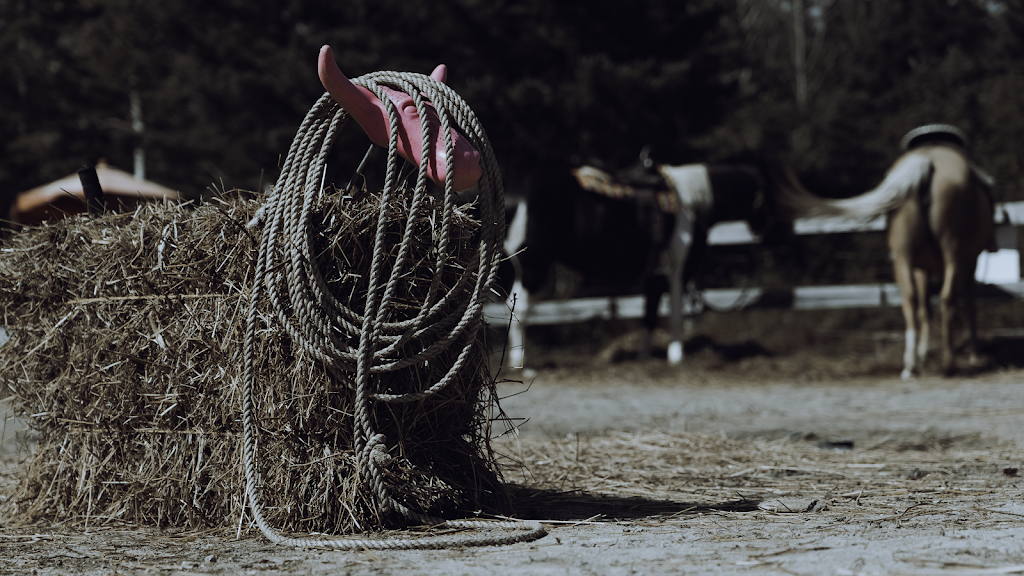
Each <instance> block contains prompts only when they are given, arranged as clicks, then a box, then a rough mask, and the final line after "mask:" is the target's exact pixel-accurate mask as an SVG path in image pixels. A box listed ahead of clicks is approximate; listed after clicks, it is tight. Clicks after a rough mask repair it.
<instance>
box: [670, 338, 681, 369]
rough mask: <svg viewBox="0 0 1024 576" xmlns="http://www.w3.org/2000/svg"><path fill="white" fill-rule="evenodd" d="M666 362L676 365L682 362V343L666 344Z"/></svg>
mask: <svg viewBox="0 0 1024 576" xmlns="http://www.w3.org/2000/svg"><path fill="white" fill-rule="evenodd" d="M668 363H669V364H671V365H673V366H678V365H680V364H682V363H683V343H682V342H671V343H669V345H668Z"/></svg>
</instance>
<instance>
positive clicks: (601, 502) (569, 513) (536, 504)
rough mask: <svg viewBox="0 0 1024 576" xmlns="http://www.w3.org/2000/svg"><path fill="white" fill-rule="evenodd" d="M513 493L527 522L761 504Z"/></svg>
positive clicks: (727, 509)
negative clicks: (712, 503)
mask: <svg viewBox="0 0 1024 576" xmlns="http://www.w3.org/2000/svg"><path fill="white" fill-rule="evenodd" d="M510 490H511V492H512V501H513V505H514V507H515V510H516V514H517V515H518V516H519V518H522V519H524V520H557V521H573V520H579V521H583V520H587V519H593V518H595V517H600V518H601V519H602V520H605V521H607V520H636V519H639V518H650V517H665V516H676V515H681V514H686V515H695V514H700V513H711V512H750V511H753V510H757V504H758V502H757V501H754V500H736V501H734V502H726V503H723V504H715V505H708V504H707V503H694V502H672V501H667V500H649V499H647V498H640V497H622V496H609V495H604V494H588V493H586V492H582V491H578V490H571V491H558V490H539V489H535V488H526V487H522V486H511V487H510Z"/></svg>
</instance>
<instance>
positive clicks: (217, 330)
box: [0, 194, 508, 533]
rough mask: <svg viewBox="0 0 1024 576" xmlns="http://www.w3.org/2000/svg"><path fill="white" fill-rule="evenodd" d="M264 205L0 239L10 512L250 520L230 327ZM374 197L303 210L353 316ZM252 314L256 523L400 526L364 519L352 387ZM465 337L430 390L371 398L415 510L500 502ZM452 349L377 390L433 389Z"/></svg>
mask: <svg viewBox="0 0 1024 576" xmlns="http://www.w3.org/2000/svg"><path fill="white" fill-rule="evenodd" d="M432 201H434V202H436V203H439V199H438V198H434V199H433V200H432ZM395 202H396V203H406V202H408V195H402V194H399V195H398V197H397V198H396V200H395ZM258 207H259V203H258V202H257V201H255V200H252V199H247V198H245V197H243V196H241V195H238V196H237V197H230V198H224V199H215V200H213V201H211V202H208V203H206V204H204V205H202V206H199V207H198V208H195V209H193V208H192V207H189V206H176V205H146V206H143V207H140V209H139V210H138V211H136V212H135V213H134V214H125V215H115V214H108V215H104V216H102V217H100V218H97V219H89V218H88V217H85V216H81V217H71V218H67V219H65V220H63V221H61V222H58V223H56V224H50V225H46V226H43V227H40V228H38V229H31V230H26V231H23V232H20V233H17V234H14V235H13V236H12V237H11V238H10V239H9V240H8V241H6V242H5V243H4V244H3V247H2V252H0V312H2V314H3V322H4V326H6V327H7V329H8V331H9V332H10V335H11V340H10V341H9V342H8V343H7V344H6V345H4V346H3V347H2V348H0V382H2V386H3V390H4V394H9V395H11V398H9V400H10V401H12V403H13V405H14V406H15V409H16V413H17V414H18V415H20V416H22V417H28V418H30V419H31V425H32V427H33V428H35V429H36V430H37V431H38V433H39V434H40V442H39V446H38V449H37V451H36V453H35V456H34V457H33V459H32V461H31V463H30V465H29V466H28V468H27V472H26V475H25V476H24V477H23V478H22V479H21V481H20V488H19V490H18V494H17V498H16V513H17V517H18V518H19V519H20V520H21V521H23V522H32V521H37V520H45V521H62V522H69V523H70V524H88V525H90V526H95V525H100V524H111V523H113V524H116V523H120V522H131V523H135V524H140V525H160V526H167V525H170V526H179V527H183V528H189V529H207V528H216V527H225V526H237V525H239V523H240V522H242V521H244V517H245V506H244V505H245V503H244V501H243V500H244V496H243V493H244V492H243V487H244V480H243V475H242V469H241V465H240V456H239V453H240V446H241V418H240V411H241V399H240V395H241V385H242V341H243V337H244V331H245V317H246V311H247V307H248V294H249V290H250V287H251V285H252V283H253V278H252V277H251V275H252V269H253V266H252V264H253V262H254V259H255V257H256V254H257V252H258V239H259V238H258V237H259V234H260V231H259V230H251V231H250V230H247V229H246V228H245V224H246V222H248V221H249V220H250V218H251V217H252V216H253V214H254V213H255V210H256V209H257V208H258ZM402 208H404V207H403V206H401V205H393V206H388V207H387V209H388V214H389V222H388V226H389V228H388V230H389V240H394V237H395V235H396V234H400V232H401V229H402V226H403V225H404V220H403V219H402V218H403V217H402V212H403V210H402ZM381 209H382V207H381V206H380V205H379V199H378V197H377V196H376V195H368V196H366V197H364V198H362V199H358V200H345V201H344V205H342V200H341V198H340V196H337V195H336V196H333V197H331V198H329V199H328V200H327V201H325V202H324V203H323V205H322V206H320V207H319V209H318V212H317V213H318V224H319V227H318V228H317V230H316V234H317V237H316V239H315V242H316V245H317V246H318V248H319V249H320V250H321V255H322V257H321V259H320V261H319V263H318V265H320V266H321V269H322V271H323V272H324V275H325V277H326V278H327V279H328V286H329V289H330V290H331V292H332V293H334V294H335V296H336V297H337V298H339V299H340V300H342V301H343V302H347V303H348V307H349V308H351V309H353V310H361V309H362V304H363V299H364V298H365V290H366V288H365V285H366V284H365V282H366V280H365V278H366V276H367V274H365V272H366V271H368V269H369V259H370V247H372V243H370V236H371V235H372V231H373V229H374V226H375V222H376V218H377V215H378V213H379V210H381ZM478 226H479V224H478V223H477V222H475V221H474V220H473V219H472V218H471V217H469V216H468V215H466V214H465V213H463V212H459V214H458V217H457V219H456V221H455V224H454V226H453V230H452V232H451V236H450V242H451V244H452V245H454V246H456V247H457V249H455V250H453V252H452V253H453V258H452V259H451V261H450V263H449V264H448V267H447V268H446V269H445V270H444V271H442V272H440V273H439V276H440V278H441V282H442V288H443V290H442V293H443V292H444V290H450V289H452V286H453V283H454V280H453V279H454V278H457V277H458V275H459V274H461V273H462V270H463V268H464V267H465V266H466V264H467V262H468V261H469V259H470V258H471V256H472V253H473V251H474V250H475V249H476V246H475V244H474V235H475V233H476V230H477V229H478ZM422 229H423V231H424V233H425V234H426V236H425V240H422V239H421V240H420V241H418V242H417V243H416V244H415V246H414V248H413V252H412V254H411V258H412V259H413V260H414V261H415V262H417V265H416V266H414V267H413V272H414V278H412V281H411V282H410V283H409V284H407V285H406V286H408V288H405V289H403V291H402V293H401V294H400V295H399V296H398V298H399V300H400V302H404V303H405V304H406V305H407V307H408V308H409V310H411V312H410V314H414V313H415V311H416V310H418V302H416V298H419V297H421V296H422V292H424V291H425V290H426V289H427V287H428V286H429V284H430V279H431V278H432V277H433V275H434V273H435V271H434V270H424V269H423V267H425V266H429V265H431V263H432V260H431V258H429V257H428V256H429V252H430V250H432V246H431V240H432V238H431V236H430V234H431V230H432V225H431V222H430V221H429V220H428V219H424V222H423V223H422ZM434 233H435V234H436V231H434ZM420 264H422V266H421V265H420ZM417 275H419V276H417ZM424 278H425V279H424ZM418 279H424V280H423V281H420V282H417V280H418ZM259 305H260V309H261V310H264V311H266V310H269V304H268V302H260V303H259ZM399 315H400V314H399ZM263 319H264V324H263V326H262V328H261V329H260V330H259V338H258V339H257V340H258V341H257V350H256V358H257V367H256V370H257V374H258V377H257V380H258V381H257V387H256V389H255V391H254V396H255V398H256V411H257V414H256V418H257V425H258V427H259V431H258V434H259V439H258V452H259V454H260V475H261V480H262V482H263V486H264V489H263V494H264V506H265V513H266V514H267V515H268V520H269V521H270V522H271V523H272V524H273V525H276V526H280V527H282V528H284V529H287V530H294V531H303V532H306V531H316V532H323V533H348V532H353V531H363V530H367V529H373V528H381V527H386V526H389V525H394V524H395V523H396V522H398V519H397V518H379V517H377V516H376V515H375V513H374V512H373V511H372V510H373V507H372V506H370V505H368V503H367V500H366V498H368V497H369V496H368V495H367V494H364V493H363V492H362V491H361V490H360V486H359V485H357V483H356V476H357V474H356V472H357V471H356V469H355V467H356V464H355V459H354V457H353V446H352V438H351V436H352V428H353V426H352V414H353V411H354V409H353V402H354V395H355V394H354V391H353V390H352V389H351V388H350V387H349V386H348V385H347V383H346V382H345V378H344V377H342V378H338V377H336V376H328V375H327V374H326V373H325V372H326V371H325V370H324V368H323V367H322V366H320V365H318V364H317V363H316V362H313V361H311V360H310V359H308V358H305V357H304V356H303V354H302V353H300V352H299V351H297V350H293V349H292V347H291V344H290V341H289V339H288V338H287V335H286V333H285V331H284V329H283V328H282V327H281V326H280V325H279V323H278V322H276V321H275V319H274V318H273V317H272V315H271V314H270V313H269V312H266V313H265V314H264V318H263ZM394 320H401V318H395V319H394ZM483 332H484V331H483V330H481V331H479V333H480V334H481V336H480V338H482V334H483ZM356 337H357V338H358V335H357V336H356ZM416 345H419V347H420V348H421V349H422V347H423V346H422V343H417V342H412V343H410V346H416ZM475 345H476V348H475V350H476V351H477V353H475V354H473V355H472V359H471V360H470V361H469V362H467V363H466V365H465V366H464V367H463V368H462V371H461V372H460V375H459V377H458V378H457V382H456V383H454V384H453V385H452V386H450V387H449V388H448V389H446V391H445V392H444V393H442V394H439V395H438V396H436V397H434V398H432V399H430V400H427V401H423V402H420V403H416V404H413V405H403V406H400V407H398V408H393V407H389V406H387V405H383V404H379V405H375V408H374V410H375V413H374V414H373V418H374V419H375V420H376V426H377V427H378V429H379V430H380V431H381V432H382V433H384V434H385V435H386V436H387V447H388V449H389V451H390V454H391V456H392V460H391V464H390V465H389V469H388V477H387V481H388V482H389V483H390V488H391V490H392V491H393V493H394V494H396V495H398V496H399V497H400V498H401V499H402V500H403V501H404V503H405V504H406V505H408V506H410V507H412V508H413V509H415V510H419V511H422V512H425V513H428V514H434V515H441V516H451V515H460V516H461V515H464V514H466V513H468V511H470V510H479V509H481V508H483V509H485V510H486V509H490V510H493V511H498V512H502V511H506V510H507V502H508V500H507V494H506V491H505V488H504V485H503V484H502V482H501V479H500V477H499V474H498V473H497V471H496V467H495V466H494V465H493V462H492V460H491V457H490V453H489V447H488V445H487V432H488V424H489V420H488V415H489V410H490V407H491V404H490V402H491V398H492V395H491V394H490V391H491V387H492V382H491V379H490V378H489V375H488V371H487V367H486V362H485V360H486V354H485V343H484V342H483V341H482V340H478V341H477V342H476V344H475ZM456 353H457V352H453V353H447V355H445V354H442V355H441V356H439V357H438V358H436V359H433V360H431V361H430V363H429V366H427V365H425V364H421V365H417V366H413V367H410V368H406V369H404V370H401V371H397V372H390V373H383V374H379V375H377V376H375V377H374V378H375V380H374V382H373V385H374V386H375V387H376V390H377V391H379V392H388V393H402V392H405V391H409V390H413V389H420V388H421V387H425V386H429V383H432V382H436V381H437V379H438V377H439V375H443V374H444V373H445V371H446V370H447V368H448V366H450V365H451V362H452V361H453V356H454V355H455V354H456Z"/></svg>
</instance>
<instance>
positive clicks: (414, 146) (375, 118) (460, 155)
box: [319, 46, 482, 191]
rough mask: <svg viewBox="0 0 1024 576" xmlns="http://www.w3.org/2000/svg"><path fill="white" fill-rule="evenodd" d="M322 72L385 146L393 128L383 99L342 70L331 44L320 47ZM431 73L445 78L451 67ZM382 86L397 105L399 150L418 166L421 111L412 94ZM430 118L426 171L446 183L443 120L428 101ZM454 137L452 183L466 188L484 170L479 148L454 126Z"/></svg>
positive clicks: (335, 92)
mask: <svg viewBox="0 0 1024 576" xmlns="http://www.w3.org/2000/svg"><path fill="white" fill-rule="evenodd" d="M319 72H320V82H321V83H323V85H324V88H326V89H327V92H329V93H330V94H331V97H333V98H334V100H335V101H337V102H338V104H341V106H342V108H344V109H345V110H346V111H347V112H348V113H349V114H351V115H352V117H353V118H355V119H356V122H358V123H359V125H360V126H362V128H363V131H365V132H366V135H367V136H369V137H370V140H372V141H373V143H374V144H377V145H379V146H384V147H385V148H386V147H387V145H388V136H389V135H390V133H391V130H390V125H389V123H388V112H387V109H386V108H385V107H384V103H383V102H381V101H380V100H378V99H377V97H376V96H375V95H374V94H373V92H370V91H369V90H367V89H366V88H363V87H362V86H356V85H355V84H353V83H352V82H351V81H350V80H349V79H348V78H346V77H345V75H344V74H342V73H341V70H340V69H338V64H337V62H335V61H334V53H333V52H332V51H331V47H330V46H324V47H323V48H321V49H320V63H319ZM430 76H431V77H432V78H434V79H435V80H438V81H440V82H444V81H445V80H446V79H447V76H448V69H447V68H446V67H445V65H444V64H441V65H439V66H438V67H437V68H434V71H433V72H432V73H431V74H430ZM381 88H382V89H383V90H384V93H385V94H387V95H388V98H389V99H390V100H391V102H393V103H394V104H395V107H396V108H397V109H398V116H399V126H398V153H399V154H401V155H402V157H404V158H405V159H406V160H408V161H410V162H412V163H414V164H416V165H417V166H419V165H420V153H421V152H422V149H423V140H422V138H423V133H422V132H421V129H420V115H419V113H418V112H417V111H416V105H415V104H413V101H412V97H411V96H409V95H408V94H406V93H404V92H399V91H398V90H394V89H392V88H388V87H387V86H381ZM427 122H430V125H431V131H430V133H431V134H432V135H433V137H434V141H433V142H431V144H430V151H431V154H430V156H429V158H428V159H427V175H428V176H430V179H431V180H433V181H434V182H437V183H438V185H440V186H444V179H445V174H446V171H447V168H448V165H447V162H446V161H445V153H444V137H443V136H442V135H441V121H440V119H438V117H437V111H436V110H434V106H433V105H432V104H430V103H428V104H427ZM452 141H453V144H454V145H455V157H454V162H453V164H454V173H453V183H454V186H455V190H457V191H461V190H466V189H468V188H471V187H472V186H473V185H474V184H476V183H477V181H478V180H480V175H481V174H482V172H481V170H480V152H478V151H477V149H476V148H474V147H473V145H472V144H470V143H469V142H468V141H467V140H466V139H465V138H463V137H462V136H461V135H460V134H458V133H457V132H455V131H454V130H452Z"/></svg>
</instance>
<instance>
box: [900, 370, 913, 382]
mask: <svg viewBox="0 0 1024 576" xmlns="http://www.w3.org/2000/svg"><path fill="white" fill-rule="evenodd" d="M900 378H902V379H904V380H913V379H914V371H913V370H910V369H909V368H904V369H903V372H902V373H901V374H900Z"/></svg>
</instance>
